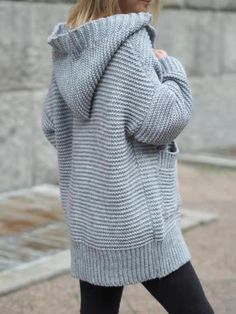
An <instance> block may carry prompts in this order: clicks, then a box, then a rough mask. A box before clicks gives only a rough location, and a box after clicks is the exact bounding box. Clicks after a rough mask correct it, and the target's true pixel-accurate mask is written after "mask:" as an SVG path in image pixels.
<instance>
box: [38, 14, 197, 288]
mask: <svg viewBox="0 0 236 314" xmlns="http://www.w3.org/2000/svg"><path fill="white" fill-rule="evenodd" d="M151 20H152V14H151V13H149V12H139V13H134V12H132V13H129V14H116V15H113V16H108V17H102V18H99V19H97V20H92V21H88V22H86V23H85V24H83V25H81V26H79V27H76V28H74V29H72V30H70V29H68V28H67V26H66V24H65V23H64V22H60V23H57V24H56V25H55V26H54V28H53V30H52V33H51V35H50V36H49V37H48V43H49V45H51V46H52V64H53V65H52V75H51V81H50V86H49V90H48V93H47V95H46V97H45V100H44V103H43V110H42V120H41V121H42V129H43V132H44V134H45V136H46V138H47V139H48V141H49V142H50V143H51V144H52V145H53V147H54V148H55V149H56V153H57V156H58V169H59V186H60V197H61V204H62V208H63V213H64V217H65V222H66V226H67V228H68V232H69V239H70V249H71V250H70V252H71V275H72V276H73V277H75V278H79V279H82V280H85V281H88V282H90V283H93V284H96V285H101V286H121V285H127V284H132V283H137V282H141V281H145V280H148V279H152V278H156V277H159V278H161V277H163V276H166V275H168V274H169V273H171V272H173V271H174V270H176V269H177V268H179V267H180V266H181V265H183V264H184V263H186V262H187V261H189V260H190V258H191V254H190V251H189V248H188V247H187V245H186V242H185V240H184V238H183V235H182V232H181V227H180V214H181V210H180V209H181V204H182V202H181V196H180V191H179V181H178V172H177V160H178V154H179V147H178V144H177V142H176V138H177V136H178V135H179V134H180V133H181V132H182V131H183V129H184V128H185V127H186V125H187V124H188V122H189V120H190V118H191V114H192V94H191V90H190V87H189V83H188V80H187V77H186V72H185V70H184V68H183V66H182V64H181V63H180V61H179V60H178V59H177V58H175V57H173V56H169V55H168V56H165V57H163V58H161V59H158V58H157V57H156V55H155V52H154V39H155V36H156V33H155V28H154V27H153V26H152V25H151V24H150V22H151Z"/></svg>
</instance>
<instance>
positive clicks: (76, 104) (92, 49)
mask: <svg viewBox="0 0 236 314" xmlns="http://www.w3.org/2000/svg"><path fill="white" fill-rule="evenodd" d="M151 19H152V14H151V13H149V12H139V13H128V14H116V15H112V16H108V17H102V18H99V19H96V20H92V21H89V22H87V23H85V24H83V25H81V26H79V27H76V28H74V29H72V30H68V28H67V26H66V23H65V22H60V23H57V24H56V25H55V26H54V29H53V31H52V33H51V35H50V36H49V37H48V44H49V45H51V46H52V47H53V49H52V52H53V53H52V57H53V73H54V78H55V80H56V84H57V86H58V88H59V91H60V94H61V96H62V98H63V99H64V101H65V104H66V105H67V106H68V107H69V108H70V110H71V111H72V113H73V114H74V115H76V116H80V117H83V118H84V119H89V117H90V115H91V110H92V109H93V99H94V95H95V93H96V89H97V85H98V84H99V82H100V81H101V78H102V76H103V74H104V72H105V71H106V67H107V66H108V64H109V62H110V61H111V59H112V58H113V56H114V55H115V53H116V51H117V50H118V49H119V48H120V46H121V45H122V44H123V43H124V42H125V40H126V39H127V38H128V37H129V36H130V35H132V34H133V33H134V32H136V31H138V30H139V29H141V28H142V27H146V29H147V31H148V33H149V36H150V39H151V42H152V45H153V44H154V39H155V36H156V33H155V28H154V27H152V26H151V25H150V24H149V23H150V22H151Z"/></svg>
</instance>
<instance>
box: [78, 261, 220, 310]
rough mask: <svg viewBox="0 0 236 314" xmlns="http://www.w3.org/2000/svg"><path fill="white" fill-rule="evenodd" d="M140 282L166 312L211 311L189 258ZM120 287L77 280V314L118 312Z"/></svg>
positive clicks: (121, 289) (121, 287) (120, 294)
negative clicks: (79, 303)
mask: <svg viewBox="0 0 236 314" xmlns="http://www.w3.org/2000/svg"><path fill="white" fill-rule="evenodd" d="M142 285H143V286H144V287H145V288H146V289H147V290H148V291H149V292H150V294H151V295H152V296H153V297H154V298H155V299H156V300H157V301H158V302H159V303H160V304H161V305H162V306H163V307H164V308H165V309H166V311H167V312H168V313H170V314H214V311H213V308H212V307H211V305H210V303H209V302H208V300H207V298H206V295H205V293H204V291H203V287H202V285H201V283H200V280H199V278H198V276H197V274H196V272H195V270H194V268H193V266H192V264H191V261H188V262H187V263H186V264H184V265H182V266H181V267H180V268H178V269H177V270H175V271H174V272H172V273H171V274H169V275H167V276H165V277H162V278H155V279H151V280H147V281H143V282H142ZM123 287H124V286H117V287H103V286H97V285H92V284H90V283H88V282H86V281H82V280H80V293H81V306H80V314H100V313H101V314H117V313H119V307H120V301H121V296H122V292H123Z"/></svg>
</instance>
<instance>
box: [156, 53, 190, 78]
mask: <svg viewBox="0 0 236 314" xmlns="http://www.w3.org/2000/svg"><path fill="white" fill-rule="evenodd" d="M159 62H160V63H161V65H162V70H163V74H164V75H167V74H168V73H170V72H172V73H173V72H183V73H184V74H185V75H186V73H185V70H184V67H183V65H182V64H181V62H180V61H179V60H178V59H177V58H175V57H173V56H166V57H163V58H160V59H159Z"/></svg>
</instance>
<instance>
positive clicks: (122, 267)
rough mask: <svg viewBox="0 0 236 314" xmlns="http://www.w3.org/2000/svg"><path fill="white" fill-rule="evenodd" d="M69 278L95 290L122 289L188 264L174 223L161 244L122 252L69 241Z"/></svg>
mask: <svg viewBox="0 0 236 314" xmlns="http://www.w3.org/2000/svg"><path fill="white" fill-rule="evenodd" d="M70 252H71V270H70V273H71V276H72V277H74V278H78V279H81V280H84V281H87V282H89V283H91V284H94V285H99V286H124V285H129V284H135V283H138V282H143V281H147V280H150V279H154V278H162V277H164V276H167V275H168V274H170V273H171V272H173V271H175V270H177V269H178V268H179V267H180V266H182V265H183V264H185V263H186V262H188V261H189V260H191V257H192V256H191V253H190V250H189V248H188V246H187V244H186V242H185V240H184V237H183V234H182V230H181V227H180V225H179V224H178V222H176V223H175V224H174V225H173V227H172V228H171V229H170V230H169V232H168V233H167V234H166V236H165V238H164V239H163V240H162V241H158V240H157V239H153V240H152V241H151V242H148V243H147V244H145V245H143V246H141V247H138V248H130V249H124V250H108V249H104V250H101V249H97V248H93V247H89V246H87V245H86V244H85V243H84V242H75V241H73V240H71V251H70Z"/></svg>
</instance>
